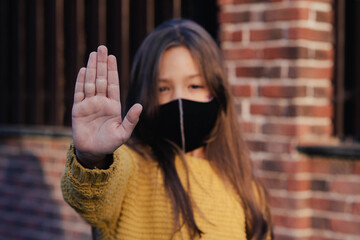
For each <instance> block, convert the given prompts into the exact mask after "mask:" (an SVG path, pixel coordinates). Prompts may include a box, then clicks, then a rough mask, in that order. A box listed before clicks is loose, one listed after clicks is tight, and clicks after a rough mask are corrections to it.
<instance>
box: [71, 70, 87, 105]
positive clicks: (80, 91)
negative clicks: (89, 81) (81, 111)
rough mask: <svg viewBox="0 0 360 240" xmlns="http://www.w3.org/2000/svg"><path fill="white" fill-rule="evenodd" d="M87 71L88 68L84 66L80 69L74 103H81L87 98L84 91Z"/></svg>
mask: <svg viewBox="0 0 360 240" xmlns="http://www.w3.org/2000/svg"><path fill="white" fill-rule="evenodd" d="M85 73H86V68H84V67H83V68H81V69H80V70H79V73H78V76H77V78H76V84H75V92H74V103H79V102H81V101H82V100H84V98H85V92H84V83H85Z"/></svg>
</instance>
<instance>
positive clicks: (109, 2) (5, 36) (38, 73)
mask: <svg viewBox="0 0 360 240" xmlns="http://www.w3.org/2000/svg"><path fill="white" fill-rule="evenodd" d="M216 16H217V7H216V0H192V1H191V0H131V1H130V0H1V1H0V50H1V51H0V124H26V125H60V126H61V125H70V124H71V106H72V101H73V100H72V98H73V89H74V84H75V80H76V75H77V72H78V70H79V68H80V67H82V66H85V63H86V59H87V57H88V54H89V53H90V52H91V51H94V50H96V49H97V46H98V45H100V44H105V45H106V46H107V47H108V49H109V53H111V54H114V55H115V56H116V57H117V59H118V65H119V66H118V69H119V77H120V85H121V91H122V97H124V96H125V92H126V90H127V84H128V83H127V82H128V79H129V71H130V65H131V61H132V56H133V55H134V53H135V51H136V49H137V47H138V46H139V44H140V42H141V41H142V40H143V38H144V37H145V36H146V34H147V33H148V32H149V31H151V30H152V29H153V28H154V27H155V26H156V25H158V24H159V23H161V22H163V21H164V20H167V19H170V18H173V17H176V18H177V17H184V18H190V19H194V20H195V21H197V22H199V23H200V24H202V25H203V26H204V27H205V28H206V29H207V30H208V31H209V32H210V33H211V34H212V35H213V36H214V37H216V33H217V19H216Z"/></svg>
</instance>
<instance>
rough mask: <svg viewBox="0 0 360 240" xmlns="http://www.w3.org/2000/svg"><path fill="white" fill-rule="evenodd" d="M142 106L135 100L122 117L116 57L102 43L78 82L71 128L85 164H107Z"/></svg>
mask: <svg viewBox="0 0 360 240" xmlns="http://www.w3.org/2000/svg"><path fill="white" fill-rule="evenodd" d="M141 111H142V106H141V105H140V104H135V105H134V106H132V108H131V109H130V110H129V111H128V113H127V114H126V116H125V118H124V119H123V120H122V119H121V104H120V88H119V78H118V71H117V64H116V58H115V57H114V56H112V55H110V56H108V55H107V48H106V47H105V46H99V47H98V51H97V52H92V53H91V54H90V56H89V60H88V63H87V67H86V68H81V69H80V71H79V73H78V76H77V80H76V85H75V94H74V105H73V109H72V131H73V140H74V145H75V149H76V154H77V157H78V159H79V161H80V162H81V163H82V164H83V165H84V166H85V167H91V168H93V167H99V168H101V167H102V166H103V164H104V161H105V160H104V159H105V156H106V154H110V153H112V152H113V151H114V150H116V149H117V148H118V147H119V146H121V145H122V144H123V143H125V142H126V141H127V140H128V139H129V138H130V135H131V133H132V131H133V130H134V127H135V125H136V124H137V122H138V120H139V116H140V113H141Z"/></svg>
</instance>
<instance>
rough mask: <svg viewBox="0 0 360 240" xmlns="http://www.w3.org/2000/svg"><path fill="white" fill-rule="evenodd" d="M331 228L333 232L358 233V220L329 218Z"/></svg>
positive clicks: (359, 232) (359, 226) (359, 224)
mask: <svg viewBox="0 0 360 240" xmlns="http://www.w3.org/2000/svg"><path fill="white" fill-rule="evenodd" d="M331 230H333V231H334V232H340V233H348V234H354V235H358V236H359V235H360V222H359V221H351V220H349V221H347V220H340V219H335V218H332V219H331Z"/></svg>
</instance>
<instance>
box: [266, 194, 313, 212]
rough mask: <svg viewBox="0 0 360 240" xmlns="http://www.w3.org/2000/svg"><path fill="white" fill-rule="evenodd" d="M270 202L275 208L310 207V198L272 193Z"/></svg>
mask: <svg viewBox="0 0 360 240" xmlns="http://www.w3.org/2000/svg"><path fill="white" fill-rule="evenodd" d="M269 202H270V206H271V207H273V208H285V209H304V208H309V207H310V200H309V199H308V198H303V199H301V198H300V199H297V198H290V197H280V196H274V195H270V196H269Z"/></svg>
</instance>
